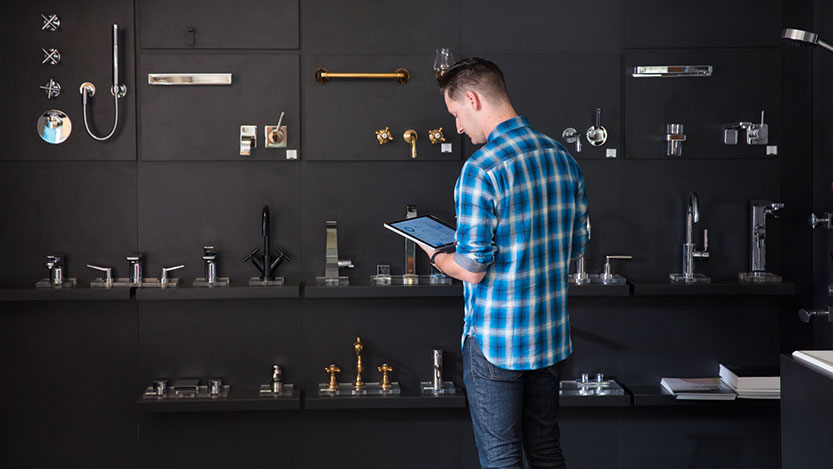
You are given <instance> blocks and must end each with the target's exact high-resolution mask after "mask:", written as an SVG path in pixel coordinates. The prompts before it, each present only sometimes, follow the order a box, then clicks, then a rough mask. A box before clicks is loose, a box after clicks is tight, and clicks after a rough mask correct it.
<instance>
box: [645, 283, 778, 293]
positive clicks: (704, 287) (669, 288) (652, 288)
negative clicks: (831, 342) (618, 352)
mask: <svg viewBox="0 0 833 469" xmlns="http://www.w3.org/2000/svg"><path fill="white" fill-rule="evenodd" d="M712 282H713V283H700V284H672V283H671V282H670V281H668V280H633V281H631V283H632V284H633V295H634V296H791V295H794V294H795V284H793V283H740V282H738V281H737V280H735V281H733V282H732V281H714V280H713V281H712Z"/></svg>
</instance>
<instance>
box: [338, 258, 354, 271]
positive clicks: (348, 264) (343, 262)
mask: <svg viewBox="0 0 833 469" xmlns="http://www.w3.org/2000/svg"><path fill="white" fill-rule="evenodd" d="M353 267H355V266H354V265H353V261H351V260H349V259H339V260H338V268H339V269H352V268H353Z"/></svg>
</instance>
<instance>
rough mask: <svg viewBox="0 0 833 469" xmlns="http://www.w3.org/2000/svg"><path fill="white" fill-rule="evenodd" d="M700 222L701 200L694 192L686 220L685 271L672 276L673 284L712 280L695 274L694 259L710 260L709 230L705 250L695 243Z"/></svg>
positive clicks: (704, 238)
mask: <svg viewBox="0 0 833 469" xmlns="http://www.w3.org/2000/svg"><path fill="white" fill-rule="evenodd" d="M699 222H700V200H699V198H698V197H697V193H696V192H692V193H691V196H690V197H689V200H688V208H687V209H686V218H685V243H683V271H682V273H679V274H677V273H673V274H671V275H670V277H671V280H672V281H673V282H679V283H698V282H699V283H708V282H709V281H710V279H709V278H708V277H706V276H704V275H700V274H695V273H694V259H703V260H707V259H709V257H710V255H709V230H703V250H702V251H698V250H697V246H696V245H695V244H694V241H693V231H694V225H695V224H696V223H699Z"/></svg>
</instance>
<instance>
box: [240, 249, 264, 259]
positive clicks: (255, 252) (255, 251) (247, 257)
mask: <svg viewBox="0 0 833 469" xmlns="http://www.w3.org/2000/svg"><path fill="white" fill-rule="evenodd" d="M259 251H260V248H254V249H252V252H250V253H249V254H247V255H246V257H244V258H243V262H249V260H250V259H251V258H252V257H254V256H255V254H257V253H258V252H259Z"/></svg>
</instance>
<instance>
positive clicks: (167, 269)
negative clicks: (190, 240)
mask: <svg viewBox="0 0 833 469" xmlns="http://www.w3.org/2000/svg"><path fill="white" fill-rule="evenodd" d="M183 267H185V264H180V265H177V266H174V267H162V275H160V276H159V282H160V283H161V284H162V288H165V287H167V286H168V283H169V282H170V279H169V278H168V272H173V271H174V270H179V269H181V268H183Z"/></svg>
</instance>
